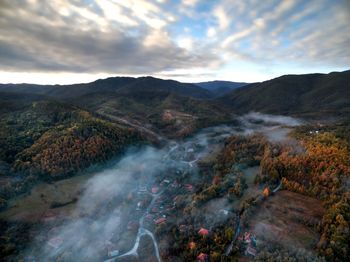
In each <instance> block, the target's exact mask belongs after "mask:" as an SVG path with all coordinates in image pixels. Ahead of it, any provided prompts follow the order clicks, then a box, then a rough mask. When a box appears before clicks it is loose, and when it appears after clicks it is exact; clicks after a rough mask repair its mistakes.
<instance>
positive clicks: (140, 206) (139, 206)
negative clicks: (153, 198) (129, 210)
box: [136, 201, 142, 210]
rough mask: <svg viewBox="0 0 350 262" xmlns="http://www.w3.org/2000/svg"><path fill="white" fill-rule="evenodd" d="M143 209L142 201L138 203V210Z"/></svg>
mask: <svg viewBox="0 0 350 262" xmlns="http://www.w3.org/2000/svg"><path fill="white" fill-rule="evenodd" d="M141 208H142V201H139V202H138V203H137V207H136V210H141Z"/></svg>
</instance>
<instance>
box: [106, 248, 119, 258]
mask: <svg viewBox="0 0 350 262" xmlns="http://www.w3.org/2000/svg"><path fill="white" fill-rule="evenodd" d="M118 255H119V250H118V249H114V250H110V251H108V256H109V257H115V256H118Z"/></svg>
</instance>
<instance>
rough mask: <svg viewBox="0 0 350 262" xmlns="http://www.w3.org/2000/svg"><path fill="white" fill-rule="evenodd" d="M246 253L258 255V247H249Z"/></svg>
mask: <svg viewBox="0 0 350 262" xmlns="http://www.w3.org/2000/svg"><path fill="white" fill-rule="evenodd" d="M245 255H250V256H253V257H255V256H256V249H255V248H252V247H250V246H249V247H247V249H246V251H245Z"/></svg>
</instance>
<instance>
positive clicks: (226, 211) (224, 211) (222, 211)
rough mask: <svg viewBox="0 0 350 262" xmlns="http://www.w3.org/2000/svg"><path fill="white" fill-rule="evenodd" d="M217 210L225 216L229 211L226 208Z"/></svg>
mask: <svg viewBox="0 0 350 262" xmlns="http://www.w3.org/2000/svg"><path fill="white" fill-rule="evenodd" d="M219 212H220V213H222V214H224V215H225V216H227V215H228V213H229V211H228V210H226V209H220V210H219Z"/></svg>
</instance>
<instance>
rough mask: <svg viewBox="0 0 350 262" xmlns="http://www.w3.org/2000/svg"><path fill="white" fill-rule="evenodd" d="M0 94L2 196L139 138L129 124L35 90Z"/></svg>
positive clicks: (116, 150) (107, 154) (74, 168)
mask: <svg viewBox="0 0 350 262" xmlns="http://www.w3.org/2000/svg"><path fill="white" fill-rule="evenodd" d="M0 97H1V100H0V103H1V105H2V106H1V108H2V111H1V113H0V161H1V162H0V163H1V169H0V172H1V173H0V176H1V177H0V179H1V180H2V182H3V183H5V184H7V185H8V187H3V188H2V192H1V197H3V198H8V197H9V195H13V194H16V193H17V191H18V192H21V191H23V190H24V189H25V187H26V186H27V185H28V184H30V183H32V182H35V181H37V180H46V181H48V180H56V179H61V178H63V177H67V176H70V175H73V174H75V173H76V172H77V171H80V170H82V169H84V168H86V167H88V166H90V165H91V164H93V163H99V162H101V161H105V160H108V159H110V158H111V157H112V156H115V155H116V154H118V153H121V152H122V151H123V150H124V149H125V148H126V147H127V146H130V145H132V144H134V143H137V142H139V141H141V140H142V139H143V138H142V136H141V135H140V133H139V132H138V131H136V130H135V129H133V128H130V127H127V126H125V125H121V124H116V123H112V122H109V121H107V120H104V119H101V118H99V117H98V116H97V115H94V114H92V113H90V112H88V111H85V110H82V109H80V108H78V107H74V106H71V105H67V104H62V103H59V102H56V101H53V100H47V99H45V98H43V97H41V96H38V95H17V94H8V93H1V96H0ZM13 187H14V188H13Z"/></svg>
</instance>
